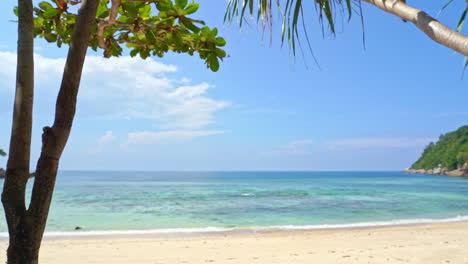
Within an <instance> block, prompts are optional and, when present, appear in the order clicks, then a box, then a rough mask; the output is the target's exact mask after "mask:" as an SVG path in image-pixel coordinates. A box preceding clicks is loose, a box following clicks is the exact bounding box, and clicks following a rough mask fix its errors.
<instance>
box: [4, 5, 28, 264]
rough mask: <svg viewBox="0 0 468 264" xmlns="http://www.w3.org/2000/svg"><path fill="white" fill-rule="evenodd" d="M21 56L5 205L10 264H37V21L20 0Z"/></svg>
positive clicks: (18, 64) (5, 189) (18, 59)
mask: <svg viewBox="0 0 468 264" xmlns="http://www.w3.org/2000/svg"><path fill="white" fill-rule="evenodd" d="M17 45H18V47H17V48H18V51H17V53H18V56H17V68H16V92H15V103H14V110H13V124H12V129H11V138H10V150H9V156H8V162H7V170H6V174H5V182H4V184H3V192H2V203H3V207H4V210H5V216H6V220H7V225H8V232H9V234H10V240H9V242H10V244H9V247H8V250H7V257H8V261H7V263H8V264H17V263H21V264H22V263H37V256H32V255H30V254H29V253H30V252H31V251H30V250H28V247H29V242H28V240H27V239H26V238H25V236H24V234H25V233H26V225H25V222H27V221H25V220H26V206H25V192H26V183H27V181H28V176H29V161H30V151H31V130H32V109H33V99H34V98H33V97H34V57H33V53H34V21H33V4H32V1H31V0H18V44H17ZM35 260H36V262H34V261H35Z"/></svg>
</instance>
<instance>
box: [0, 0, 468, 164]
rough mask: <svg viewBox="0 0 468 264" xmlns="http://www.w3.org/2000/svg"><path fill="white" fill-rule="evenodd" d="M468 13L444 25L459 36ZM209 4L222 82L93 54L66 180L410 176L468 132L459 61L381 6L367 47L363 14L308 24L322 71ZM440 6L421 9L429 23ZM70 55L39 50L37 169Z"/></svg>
mask: <svg viewBox="0 0 468 264" xmlns="http://www.w3.org/2000/svg"><path fill="white" fill-rule="evenodd" d="M427 2H430V3H427ZM458 2H460V3H457V5H458V6H457V5H455V6H453V7H450V8H449V9H448V10H447V11H446V13H443V14H442V15H441V16H440V17H439V18H440V20H442V21H443V22H445V23H446V24H448V25H450V26H453V27H454V26H455V25H456V23H457V18H458V17H459V15H460V14H459V13H461V12H460V10H461V7H462V5H463V3H462V2H463V1H458ZM14 4H15V1H12V0H7V2H6V3H5V6H10V7H11V8H5V9H2V10H0V17H1V19H0V27H1V28H2V33H3V34H2V36H3V37H2V38H1V39H0V120H1V121H2V125H1V126H0V147H2V148H6V149H8V141H9V133H10V126H11V116H12V103H13V94H14V73H15V69H14V68H15V55H14V52H15V49H16V25H15V24H14V23H12V22H9V20H12V19H14V17H13V16H12V12H11V10H12V8H13V6H14ZM200 4H201V8H200V11H199V12H198V13H197V15H196V17H198V18H202V19H203V20H205V21H206V22H207V24H208V25H210V26H216V27H218V28H219V31H220V35H222V36H224V37H225V38H226V40H227V41H228V44H227V46H226V50H227V52H228V54H229V58H227V59H226V60H225V61H224V62H223V63H222V64H221V69H220V71H219V72H217V73H212V72H210V71H209V70H207V69H206V67H205V66H204V65H203V62H202V61H201V60H200V59H198V58H197V57H190V56H188V55H183V54H168V55H167V56H166V57H165V58H163V59H159V58H153V59H149V60H146V61H142V60H139V59H130V58H128V57H120V58H118V59H112V60H106V59H103V58H102V56H101V54H100V53H93V52H89V53H88V55H89V57H88V58H87V61H86V66H85V71H84V75H83V81H82V86H81V90H80V95H79V103H78V112H77V116H76V119H75V123H74V127H73V131H72V134H71V137H70V141H69V143H68V145H67V148H66V150H65V152H64V154H63V158H62V161H61V169H69V170H70V169H73V170H75V169H76V170H400V169H402V168H405V167H408V166H410V164H411V163H412V162H413V161H415V160H416V159H417V158H418V157H419V155H420V153H421V151H422V149H423V147H424V146H425V145H426V144H427V143H428V142H429V141H431V140H434V139H436V138H437V137H438V136H439V134H441V133H445V132H448V131H452V130H455V129H456V128H458V127H460V126H462V125H466V124H467V120H468V104H467V103H466V101H467V98H468V81H467V79H468V78H467V77H465V79H464V80H462V79H461V73H462V63H463V58H462V56H461V55H458V54H455V53H454V52H453V51H451V50H449V49H447V48H445V47H442V46H439V45H438V44H436V43H434V42H432V41H431V40H429V39H428V38H427V37H426V36H425V35H423V34H422V33H421V32H419V30H417V29H416V28H415V27H414V26H413V25H412V24H410V23H403V22H402V21H401V20H400V19H398V18H395V17H393V16H391V15H388V14H385V13H383V12H382V11H380V10H378V9H376V8H375V7H372V6H369V5H368V4H364V14H365V32H366V48H365V49H364V47H363V44H362V30H361V24H360V21H359V19H356V18H357V17H355V19H353V20H352V21H351V23H349V24H348V23H346V22H343V23H338V25H339V26H338V34H337V36H336V37H333V36H331V35H330V34H327V33H326V34H325V38H322V34H321V31H320V27H319V26H318V24H317V23H316V21H315V20H316V17H315V16H309V17H308V18H307V19H308V20H309V21H310V23H309V24H308V28H309V35H310V36H311V40H312V45H313V50H314V53H315V55H316V57H317V59H318V61H319V64H320V69H319V68H318V67H317V66H316V65H315V64H314V63H313V62H312V57H311V56H310V54H306V55H305V56H304V57H303V56H301V55H299V56H296V58H294V57H293V56H291V54H290V52H289V50H288V48H287V47H286V46H285V47H282V48H281V47H280V45H279V38H278V34H277V33H278V32H277V31H278V30H279V27H277V28H275V29H276V33H274V34H273V41H272V44H271V45H270V41H269V34H265V36H266V37H262V32H261V30H260V29H259V28H258V27H256V26H255V25H254V23H253V22H251V23H250V26H245V27H244V28H243V29H241V30H239V28H238V27H237V26H235V25H231V26H226V25H224V24H223V15H224V9H225V7H226V1H207V0H200ZM443 4H444V1H414V5H415V6H416V7H420V8H423V9H424V10H427V11H428V12H429V13H430V14H432V15H435V14H437V12H438V10H439V9H440V7H441V6H442V5H443ZM311 14H312V13H311ZM66 52H67V50H66V48H62V49H58V48H56V47H55V45H54V44H48V43H46V42H45V41H44V40H42V39H37V40H36V83H37V84H36V98H35V99H36V101H35V106H34V111H35V113H34V118H35V120H34V131H33V134H34V136H33V148H32V152H33V154H32V162H33V164H32V167H33V168H34V167H35V165H34V163H35V161H36V160H37V157H38V155H39V151H40V135H41V128H42V127H43V126H46V125H50V124H51V123H52V117H53V110H54V104H55V96H56V93H57V89H58V85H59V83H60V73H61V70H62V68H61V67H63V61H64V57H65V54H66ZM5 163H6V159H5V158H0V165H2V164H5ZM0 167H2V166H0Z"/></svg>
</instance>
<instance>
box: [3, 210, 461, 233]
mask: <svg viewBox="0 0 468 264" xmlns="http://www.w3.org/2000/svg"><path fill="white" fill-rule="evenodd" d="M462 221H468V215H461V216H456V217H453V218H444V219H431V218H420V219H400V220H392V221H375V222H359V223H349V224H320V225H277V226H264V227H252V228H242V227H240V228H224V227H200V228H165V229H149V230H107V231H104V230H102V231H75V232H46V233H45V234H44V236H45V237H66V236H105V235H151V234H196V233H218V232H228V231H252V232H254V231H269V230H272V231H274V230H285V231H287V230H313V229H340V228H365V227H379V226H395V225H410V224H430V223H450V222H462ZM6 237H8V233H5V232H4V233H0V238H6Z"/></svg>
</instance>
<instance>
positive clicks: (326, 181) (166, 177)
mask: <svg viewBox="0 0 468 264" xmlns="http://www.w3.org/2000/svg"><path fill="white" fill-rule="evenodd" d="M2 184H3V182H2V181H0V185H2ZM466 216H468V179H466V178H453V177H445V176H430V175H414V174H403V173H400V172H80V171H63V172H60V173H59V177H58V180H57V185H56V191H55V193H54V198H53V203H52V207H51V213H50V217H49V222H48V226H47V230H46V231H47V232H76V231H74V228H75V226H81V227H83V228H84V229H83V230H81V231H80V232H86V231H94V232H95V231H102V232H107V231H124V230H143V231H144V230H152V231H153V232H154V231H155V230H156V231H157V230H159V231H163V230H169V231H171V230H172V231H173V230H175V229H176V230H186V231H187V230H188V231H190V230H215V228H219V229H223V228H224V229H225V228H264V227H279V226H281V227H288V228H301V227H315V226H320V227H324V226H333V225H340V226H341V225H344V226H348V225H350V226H352V225H353V224H356V223H363V224H369V225H373V224H382V223H399V222H418V221H430V220H431V219H436V220H437V219H448V218H457V217H458V218H466ZM423 219H426V220H423ZM376 222H377V223H376ZM143 231H141V232H143ZM0 232H3V233H4V232H6V225H5V220H4V217H3V214H2V215H1V219H0Z"/></svg>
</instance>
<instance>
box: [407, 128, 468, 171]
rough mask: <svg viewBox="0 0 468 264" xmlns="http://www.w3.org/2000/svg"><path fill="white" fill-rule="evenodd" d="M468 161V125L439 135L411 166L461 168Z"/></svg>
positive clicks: (421, 167) (416, 167)
mask: <svg viewBox="0 0 468 264" xmlns="http://www.w3.org/2000/svg"><path fill="white" fill-rule="evenodd" d="M465 163H468V126H463V127H460V128H459V129H458V130H457V131H454V132H450V133H447V134H445V135H441V136H440V137H439V141H438V142H437V143H435V144H434V143H432V142H431V143H430V144H429V145H428V146H427V147H426V148H425V149H424V152H423V154H422V156H421V158H419V160H418V161H416V162H415V163H414V164H413V165H412V166H411V168H412V169H425V170H429V169H433V168H436V167H438V166H439V164H440V166H441V167H442V168H447V169H449V170H455V169H457V168H461V167H463V166H464V165H465Z"/></svg>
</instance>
